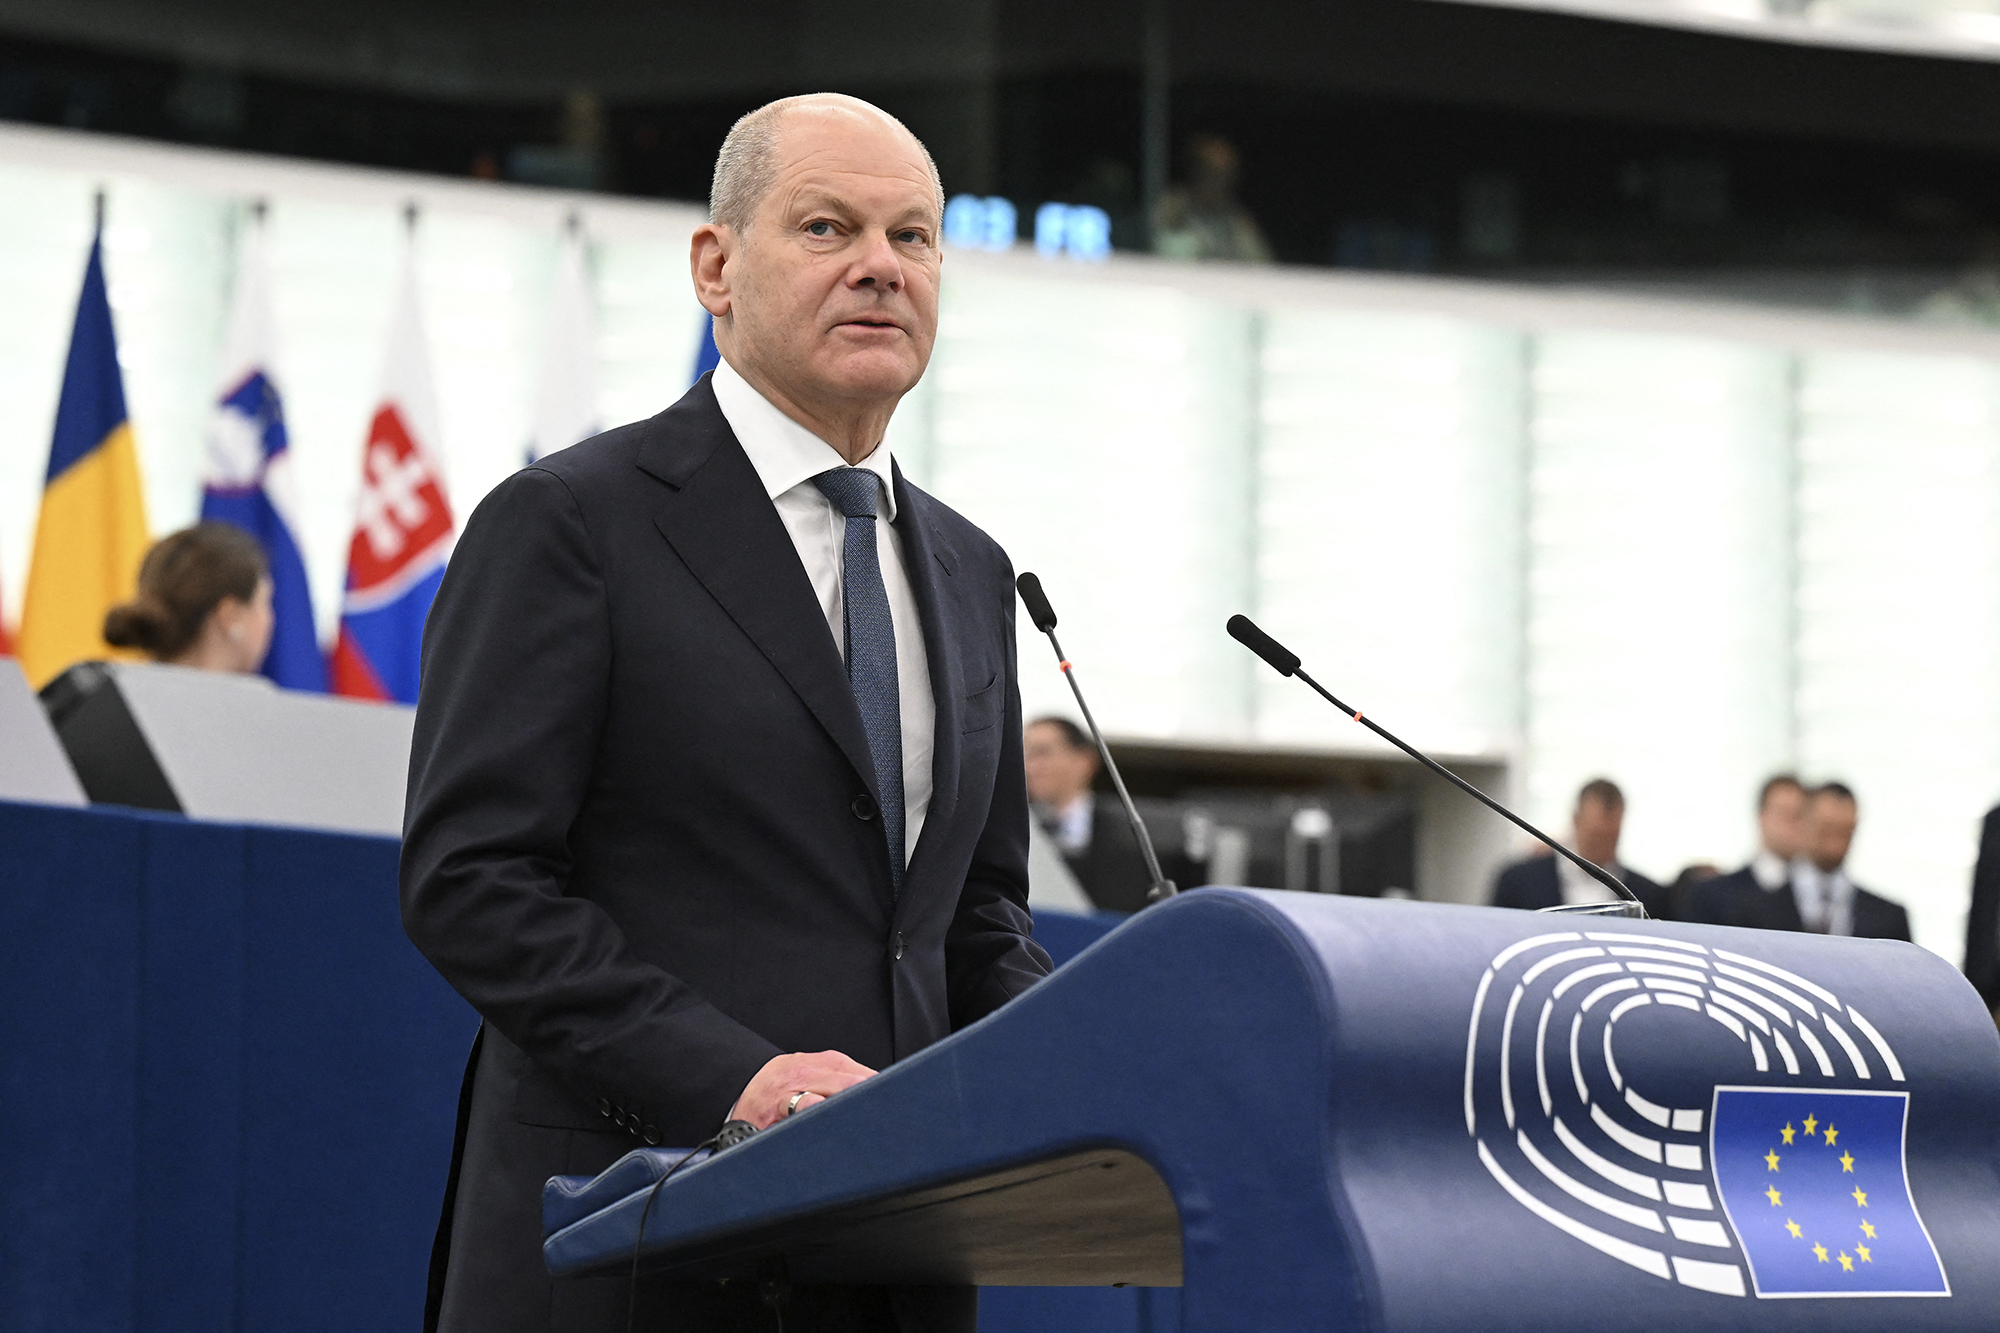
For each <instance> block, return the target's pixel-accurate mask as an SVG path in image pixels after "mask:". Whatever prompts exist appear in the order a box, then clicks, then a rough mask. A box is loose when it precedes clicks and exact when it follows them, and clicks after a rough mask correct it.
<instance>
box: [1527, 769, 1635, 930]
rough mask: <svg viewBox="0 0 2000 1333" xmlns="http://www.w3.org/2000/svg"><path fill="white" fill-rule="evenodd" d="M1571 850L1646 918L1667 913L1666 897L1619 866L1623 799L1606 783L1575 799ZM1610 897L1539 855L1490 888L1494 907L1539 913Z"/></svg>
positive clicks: (1559, 861) (1558, 860)
mask: <svg viewBox="0 0 2000 1333" xmlns="http://www.w3.org/2000/svg"><path fill="white" fill-rule="evenodd" d="M1573 827H1574V833H1573V835H1572V837H1571V840H1570V847H1571V849H1572V850H1574V851H1575V852H1576V854H1577V855H1578V856H1581V857H1582V858H1583V859H1584V860H1586V861H1588V862H1590V863H1591V864H1592V865H1594V866H1597V867H1598V868H1599V869H1601V870H1608V871H1610V872H1611V874H1612V875H1614V876H1615V877H1617V878H1618V879H1619V880H1620V881H1622V882H1623V883H1624V885H1625V887H1627V888H1629V889H1631V890H1632V892H1633V894H1634V895H1636V896H1637V897H1638V899H1639V901H1640V902H1641V903H1642V904H1644V905H1645V908H1646V913H1647V915H1649V916H1660V915H1662V914H1663V913H1664V912H1665V911H1666V901H1667V891H1666V890H1665V889H1663V888H1661V887H1660V886H1659V885H1658V884H1656V883H1654V882H1653V881H1652V880H1650V879H1647V878H1646V877H1645V876H1644V875H1642V874H1640V873H1639V872H1638V871H1636V870H1633V869H1631V868H1630V867H1629V866H1625V865H1622V864H1620V863H1619V860H1618V835H1619V834H1620V833H1621V832H1623V830H1624V827H1625V793H1624V792H1622V791H1620V790H1619V789H1618V784H1617V783H1615V782H1613V781H1611V779H1609V778H1592V779H1591V780H1590V781H1589V782H1586V783H1584V784H1583V789H1582V790H1581V791H1579V792H1578V793H1577V794H1576V816H1575V820H1574V824H1573ZM1613 897H1614V895H1613V894H1612V892H1611V890H1610V889H1607V888H1605V887H1604V886H1603V885H1602V884H1599V883H1598V882H1597V881H1596V880H1594V879H1592V878H1591V877H1590V876H1588V875H1586V874H1584V873H1583V872H1582V871H1581V870H1578V869H1577V868H1576V867H1575V866H1573V865H1571V864H1570V863H1569V862H1568V861H1566V860H1564V859H1563V858H1562V857H1560V856H1557V855H1555V854H1554V853H1552V852H1543V853H1541V854H1539V855H1535V856H1530V857H1528V858H1527V859H1525V860H1522V861H1516V862H1515V863H1514V864H1513V865H1510V866H1508V867H1507V868H1506V869H1504V870H1502V871H1501V872H1500V876H1499V878H1498V879H1496V880H1495V881H1494V883H1493V906H1495V907H1520V908H1525V909H1526V910H1528V911H1531V912H1533V911H1540V910H1541V909H1542V908H1544V907H1557V906H1561V905H1564V904H1571V905H1574V904H1578V903H1593V902H1609V901H1612V899H1613Z"/></svg>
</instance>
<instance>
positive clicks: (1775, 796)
mask: <svg viewBox="0 0 2000 1333" xmlns="http://www.w3.org/2000/svg"><path fill="white" fill-rule="evenodd" d="M1757 835H1758V836H1759V837H1760V838H1762V839H1763V840H1764V849H1765V850H1766V851H1768V852H1770V853H1771V855H1773V856H1775V857H1777V858H1778V859H1779V860H1781V861H1790V860H1792V859H1793V858H1795V857H1797V856H1798V854H1799V853H1800V852H1801V851H1803V850H1805V842H1806V794H1805V791H1804V789H1802V788H1799V787H1795V786H1793V785H1792V784H1791V783H1789V782H1786V783H1780V784H1779V785H1778V786H1775V787H1773V788H1771V791H1770V794H1769V795H1768V796H1766V797H1765V798H1764V808H1763V809H1761V810H1759V811H1758V812H1757Z"/></svg>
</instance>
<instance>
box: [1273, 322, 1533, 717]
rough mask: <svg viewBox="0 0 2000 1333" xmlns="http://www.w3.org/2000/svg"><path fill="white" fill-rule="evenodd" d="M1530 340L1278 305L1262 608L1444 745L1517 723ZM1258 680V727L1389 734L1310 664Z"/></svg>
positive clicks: (1278, 626) (1292, 639)
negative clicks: (1525, 360)
mask: <svg viewBox="0 0 2000 1333" xmlns="http://www.w3.org/2000/svg"><path fill="white" fill-rule="evenodd" d="M1521 345H1522V338H1521V335H1520V334H1518V333H1516V332H1513V331H1510V330H1504V329H1495V328H1492V327H1488V326H1485V325H1481V324H1475V323H1471V322H1468V321H1464V320H1454V319H1447V318H1442V317H1438V316H1431V315H1395V314H1383V313H1378V312H1372V311H1371V312H1341V313H1318V312H1312V313H1308V312H1295V311H1284V312H1276V313H1273V314H1272V315H1270V316H1269V317H1267V319H1266V320H1265V323H1264V331H1263V348H1262V385H1261V406H1260V423H1259V438H1258V449H1257V455H1258V465H1257V467H1258V471H1257V524H1256V543H1257V607H1256V611H1255V613H1254V614H1255V616H1256V618H1257V619H1258V622H1259V623H1260V624H1261V625H1263V627H1264V628H1265V629H1267V630H1269V631H1270V632H1271V633H1272V634H1273V635H1274V636H1275V637H1277V638H1278V639H1279V640H1280V641H1282V642H1283V643H1285V644H1286V645H1287V646H1288V647H1290V648H1291V649H1292V650H1293V651H1295V652H1297V653H1299V654H1300V655H1301V656H1302V657H1304V658H1305V661H1306V668H1307V670H1308V671H1310V672H1311V673H1312V674H1313V676H1314V678H1315V679H1317V680H1319V681H1320V683H1321V684H1323V685H1325V686H1326V687H1327V688H1328V689H1330V690H1332V691H1333V692H1334V693H1335V694H1337V695H1339V696H1340V698H1341V699H1342V700H1343V701H1345V702H1346V703H1349V704H1351V705H1353V706H1354V707H1356V708H1360V709H1362V710H1363V711H1364V712H1368V713H1371V714H1374V715H1376V716H1378V717H1380V718H1381V719H1383V722H1384V725H1386V726H1388V727H1389V729H1390V730H1392V731H1395V732H1397V733H1398V734H1400V735H1402V736H1404V737H1405V738H1406V739H1408V740H1410V741H1411V742H1413V743H1414V744H1417V745H1419V746H1423V747H1426V748H1430V749H1435V750H1438V751H1440V752H1442V753H1445V754H1457V755H1497V754H1501V753H1503V752H1505V751H1506V750H1507V749H1509V748H1511V746H1512V745H1513V743H1514V741H1515V739H1516V732H1517V725H1518V716H1519V695H1520V676H1519V661H1520V659H1519V653H1518V647H1517V645H1518V643H1519V640H1520V606H1521V578H1520V574H1521V564H1520V503H1521V499H1520V497H1521V435H1522V402H1521V381H1522V376H1521V356H1522V346H1521ZM1255 679H1256V681H1257V736H1258V738H1259V739H1260V740H1264V741H1267V742H1271V743H1275V744H1290V745H1299V744H1314V745H1329V744H1330V745H1334V746H1339V747H1353V748H1356V749H1361V748H1368V747H1370V746H1372V745H1374V744H1375V742H1374V738H1373V737H1372V736H1370V735H1369V734H1368V733H1367V732H1366V731H1364V730H1362V729H1361V728H1360V727H1358V726H1356V725H1355V724H1354V722H1352V721H1351V720H1349V719H1348V718H1346V717H1343V716H1342V715H1340V714H1339V713H1337V712H1336V711H1335V710H1333V709H1332V708H1331V707H1330V706H1328V705H1327V704H1326V703H1325V701H1323V700H1321V699H1320V698H1319V697H1318V696H1317V695H1314V694H1312V693H1311V692H1310V691H1308V690H1307V689H1306V688H1305V687H1304V686H1302V685H1300V684H1299V682H1297V681H1292V680H1285V679H1283V678H1281V677H1279V676H1277V675H1276V674H1275V673H1273V672H1271V671H1269V670H1268V669H1266V668H1265V667H1264V666H1262V664H1258V665H1257V666H1256V676H1255Z"/></svg>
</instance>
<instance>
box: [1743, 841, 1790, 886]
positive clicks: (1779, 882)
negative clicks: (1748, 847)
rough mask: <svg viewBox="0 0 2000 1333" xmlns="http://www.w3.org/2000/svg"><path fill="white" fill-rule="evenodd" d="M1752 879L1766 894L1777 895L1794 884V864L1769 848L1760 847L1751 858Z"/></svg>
mask: <svg viewBox="0 0 2000 1333" xmlns="http://www.w3.org/2000/svg"><path fill="white" fill-rule="evenodd" d="M1750 877H1751V878H1752V879H1754V880H1756V881H1757V887H1758V888H1760V889H1762V890H1764V892H1766V893H1776V892H1777V891H1778V890H1779V889H1782V888H1784V887H1785V886H1786V885H1787V884H1790V883H1791V882H1792V863H1791V862H1790V861H1787V860H1786V859H1785V858H1784V857H1782V856H1780V855H1778V854H1777V853H1776V852H1774V851H1772V850H1771V849H1770V848H1769V847H1759V848H1758V849H1757V854H1756V855H1755V856H1753V857H1751V858H1750Z"/></svg>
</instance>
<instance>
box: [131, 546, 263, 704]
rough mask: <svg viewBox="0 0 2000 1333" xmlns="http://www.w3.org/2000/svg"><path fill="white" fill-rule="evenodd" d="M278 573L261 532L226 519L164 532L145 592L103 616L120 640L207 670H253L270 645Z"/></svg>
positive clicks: (142, 579)
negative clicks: (272, 567) (273, 590)
mask: <svg viewBox="0 0 2000 1333" xmlns="http://www.w3.org/2000/svg"><path fill="white" fill-rule="evenodd" d="M271 625H272V617H271V575H270V570H269V567H268V566H267V564H266V562H265V559H264V550H263V548H262V547H261V546H259V545H258V544H257V539H256V538H254V537H252V536H251V535H250V534H249V533H247V532H245V531H243V530H242V529H241V528H238V527H233V526H231V525H230V524H227V523H197V524H195V525H194V526H193V527H191V528H184V529H182V530H181V531H179V532H176V533H173V534H171V535H170V536H166V537H162V538H161V539H160V540H159V542H158V543H157V544H156V545H155V546H154V547H153V549H152V550H150V551H148V552H147V553H146V559H145V562H144V563H143V564H141V565H140V566H139V591H138V595H137V596H135V597H134V598H133V599H132V600H131V601H129V602H126V603H124V604H123V605H121V606H114V607H112V608H111V610H110V612H109V613H108V614H107V615H106V616H105V617H104V638H105V641H106V642H108V643H110V644H111V645H112V646H113V647H117V648H136V649H138V650H139V651H141V652H143V653H145V654H146V655H147V656H149V657H151V658H152V659H153V660H154V661H156V662H165V663H168V664H169V665H172V666H186V667H194V668H196V669H198V670H202V671H239V672H254V671H256V670H257V669H258V668H259V667H261V666H263V665H264V654H265V653H267V652H268V651H270V647H271Z"/></svg>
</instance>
